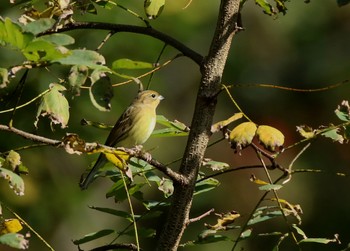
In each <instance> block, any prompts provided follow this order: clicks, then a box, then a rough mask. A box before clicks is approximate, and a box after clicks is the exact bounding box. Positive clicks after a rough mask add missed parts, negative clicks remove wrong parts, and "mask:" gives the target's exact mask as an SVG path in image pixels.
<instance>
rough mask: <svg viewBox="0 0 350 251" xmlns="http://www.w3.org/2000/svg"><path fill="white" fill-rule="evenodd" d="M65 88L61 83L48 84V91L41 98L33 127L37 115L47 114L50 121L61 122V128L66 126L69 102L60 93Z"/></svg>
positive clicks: (36, 121)
mask: <svg viewBox="0 0 350 251" xmlns="http://www.w3.org/2000/svg"><path fill="white" fill-rule="evenodd" d="M65 90H66V88H65V87H64V86H63V85H59V84H56V83H53V84H50V91H49V92H48V93H46V94H45V95H44V96H43V97H42V99H41V104H40V106H39V108H38V111H37V114H36V120H35V122H34V125H35V127H37V124H38V121H39V116H43V117H44V116H48V117H49V119H50V120H51V123H54V124H61V128H65V127H67V124H68V120H69V104H68V101H67V99H66V98H65V97H64V95H63V94H62V91H65Z"/></svg>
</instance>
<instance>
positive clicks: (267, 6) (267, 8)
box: [255, 0, 275, 15]
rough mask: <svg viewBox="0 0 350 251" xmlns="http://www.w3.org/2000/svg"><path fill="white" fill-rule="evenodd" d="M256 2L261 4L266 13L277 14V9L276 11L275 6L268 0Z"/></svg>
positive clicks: (257, 0) (256, 0)
mask: <svg viewBox="0 0 350 251" xmlns="http://www.w3.org/2000/svg"><path fill="white" fill-rule="evenodd" d="M255 3H256V4H257V5H259V6H260V7H261V8H262V9H263V11H264V13H266V14H268V15H273V14H275V11H274V9H273V7H272V6H271V4H270V3H269V2H268V1H266V0H255Z"/></svg>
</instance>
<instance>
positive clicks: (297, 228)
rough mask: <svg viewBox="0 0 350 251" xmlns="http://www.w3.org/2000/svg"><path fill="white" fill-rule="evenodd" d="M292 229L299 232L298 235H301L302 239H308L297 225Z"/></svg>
mask: <svg viewBox="0 0 350 251" xmlns="http://www.w3.org/2000/svg"><path fill="white" fill-rule="evenodd" d="M292 227H293V228H294V229H295V230H296V231H297V233H298V234H299V235H301V237H302V238H303V239H307V236H306V234H305V233H304V231H303V230H302V229H301V228H300V227H298V226H297V225H296V224H293V225H292Z"/></svg>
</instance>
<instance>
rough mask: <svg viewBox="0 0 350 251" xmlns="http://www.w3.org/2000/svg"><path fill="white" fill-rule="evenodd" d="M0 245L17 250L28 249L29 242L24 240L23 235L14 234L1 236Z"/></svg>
mask: <svg viewBox="0 0 350 251" xmlns="http://www.w3.org/2000/svg"><path fill="white" fill-rule="evenodd" d="M0 244H4V245H7V246H9V247H12V248H17V249H28V247H29V241H28V240H26V239H25V237H24V235H22V234H16V233H9V234H4V235H1V236H0Z"/></svg>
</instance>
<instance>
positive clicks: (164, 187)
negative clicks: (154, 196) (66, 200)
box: [158, 178, 174, 198]
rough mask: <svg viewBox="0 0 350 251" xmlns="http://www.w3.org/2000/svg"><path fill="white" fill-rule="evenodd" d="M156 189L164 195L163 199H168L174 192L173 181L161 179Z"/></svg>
mask: <svg viewBox="0 0 350 251" xmlns="http://www.w3.org/2000/svg"><path fill="white" fill-rule="evenodd" d="M158 189H159V190H160V191H162V192H163V193H164V196H165V198H168V197H170V196H171V195H172V194H173V192H174V185H173V181H172V180H170V179H166V178H162V179H161V181H160V183H159V186H158Z"/></svg>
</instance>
